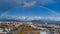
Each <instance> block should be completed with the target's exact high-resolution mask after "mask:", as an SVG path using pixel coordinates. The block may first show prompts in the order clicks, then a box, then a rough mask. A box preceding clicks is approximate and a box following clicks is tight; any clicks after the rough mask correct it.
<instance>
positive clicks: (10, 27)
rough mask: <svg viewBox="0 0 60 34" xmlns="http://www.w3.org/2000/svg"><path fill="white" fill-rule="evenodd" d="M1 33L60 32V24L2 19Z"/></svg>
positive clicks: (37, 33)
mask: <svg viewBox="0 0 60 34" xmlns="http://www.w3.org/2000/svg"><path fill="white" fill-rule="evenodd" d="M0 34H60V24H55V23H54V24H51V23H50V24H48V23H47V22H46V23H42V22H40V23H38V22H36V23H34V22H24V21H23V22H21V21H15V20H14V21H12V20H7V21H6V20H5V21H2V20H1V21H0Z"/></svg>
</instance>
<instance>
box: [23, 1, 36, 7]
mask: <svg viewBox="0 0 60 34" xmlns="http://www.w3.org/2000/svg"><path fill="white" fill-rule="evenodd" d="M35 4H36V1H32V2H24V7H32V6H35Z"/></svg>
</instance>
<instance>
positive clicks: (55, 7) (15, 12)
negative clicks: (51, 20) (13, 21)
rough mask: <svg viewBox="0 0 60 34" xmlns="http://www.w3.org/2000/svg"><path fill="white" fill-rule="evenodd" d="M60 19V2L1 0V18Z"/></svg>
mask: <svg viewBox="0 0 60 34" xmlns="http://www.w3.org/2000/svg"><path fill="white" fill-rule="evenodd" d="M2 15H9V16H43V17H48V16H51V17H60V0H0V16H2Z"/></svg>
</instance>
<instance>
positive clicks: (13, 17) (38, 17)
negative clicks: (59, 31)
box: [0, 16, 60, 22]
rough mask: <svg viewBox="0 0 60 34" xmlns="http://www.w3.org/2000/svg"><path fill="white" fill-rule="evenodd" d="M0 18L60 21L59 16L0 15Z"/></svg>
mask: <svg viewBox="0 0 60 34" xmlns="http://www.w3.org/2000/svg"><path fill="white" fill-rule="evenodd" d="M0 20H19V21H32V20H41V21H47V22H48V21H60V17H41V16H0Z"/></svg>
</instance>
